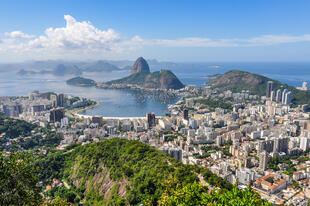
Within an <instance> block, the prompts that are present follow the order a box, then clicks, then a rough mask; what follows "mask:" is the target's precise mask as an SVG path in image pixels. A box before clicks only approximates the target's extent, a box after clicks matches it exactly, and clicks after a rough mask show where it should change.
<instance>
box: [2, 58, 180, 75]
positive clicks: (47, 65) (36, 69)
mask: <svg viewBox="0 0 310 206" xmlns="http://www.w3.org/2000/svg"><path fill="white" fill-rule="evenodd" d="M148 61H150V62H151V65H152V66H163V67H167V66H168V65H171V66H173V65H175V63H172V62H159V61H157V60H156V59H152V60H148ZM133 63H134V61H130V60H119V61H116V60H115V61H114V60H99V61H85V62H84V61H63V60H59V61H57V60H48V61H34V62H25V63H16V64H0V71H1V69H8V68H9V69H10V70H16V71H17V74H18V75H34V74H53V75H55V76H63V75H81V74H82V73H89V72H111V71H117V70H130V69H131V68H132V66H131V65H133Z"/></svg>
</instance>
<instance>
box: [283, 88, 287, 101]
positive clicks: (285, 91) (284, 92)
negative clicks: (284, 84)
mask: <svg viewBox="0 0 310 206" xmlns="http://www.w3.org/2000/svg"><path fill="white" fill-rule="evenodd" d="M287 92H288V90H287V89H284V90H283V92H282V104H284V102H285V95H286V93H287Z"/></svg>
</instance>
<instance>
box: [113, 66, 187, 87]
mask: <svg viewBox="0 0 310 206" xmlns="http://www.w3.org/2000/svg"><path fill="white" fill-rule="evenodd" d="M107 84H136V85H139V86H143V87H146V88H159V89H180V88H183V87H184V85H183V84H182V83H181V81H180V80H179V79H178V78H177V77H176V76H175V75H174V74H173V73H172V72H171V71H169V70H161V71H156V72H152V73H147V72H138V73H134V74H131V75H130V76H128V77H124V78H122V79H117V80H112V81H109V82H107Z"/></svg>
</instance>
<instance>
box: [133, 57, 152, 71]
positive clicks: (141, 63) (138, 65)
mask: <svg viewBox="0 0 310 206" xmlns="http://www.w3.org/2000/svg"><path fill="white" fill-rule="evenodd" d="M139 72H143V73H147V74H148V73H150V67H149V65H148V63H147V62H146V60H145V59H144V58H143V57H139V58H138V59H137V60H136V61H135V63H134V65H133V67H132V69H131V74H136V73H139Z"/></svg>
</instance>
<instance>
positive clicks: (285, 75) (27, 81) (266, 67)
mask: <svg viewBox="0 0 310 206" xmlns="http://www.w3.org/2000/svg"><path fill="white" fill-rule="evenodd" d="M213 65H218V66H220V68H212V66H213ZM159 69H170V70H172V71H173V72H174V73H175V74H176V75H177V76H178V77H179V78H180V80H181V81H182V82H183V83H184V84H187V85H189V84H192V85H198V86H201V85H203V84H204V83H205V82H206V81H207V79H205V78H204V76H206V75H210V74H219V73H224V72H226V71H229V70H232V69H238V70H244V71H249V72H253V73H257V74H262V75H265V76H267V77H270V78H273V79H277V80H279V81H281V82H283V83H286V84H289V85H292V86H299V85H301V83H302V82H303V81H310V63H246V62H244V63H227V62H225V63H219V62H214V63H184V64H177V65H174V66H166V67H165V66H160V67H159V66H153V67H151V70H152V71H155V70H159ZM128 74H129V71H121V72H119V71H117V72H103V73H93V74H89V75H83V76H84V77H88V78H92V79H94V80H96V81H108V80H111V79H117V78H120V77H124V76H127V75H128ZM71 77H72V76H62V77H58V76H57V77H56V76H53V75H32V76H18V75H16V71H7V70H1V71H0V96H22V95H27V94H29V93H30V92H32V91H33V90H39V91H41V92H44V91H53V92H58V93H59V92H62V93H66V94H72V95H76V96H83V97H86V98H90V99H94V100H97V101H98V102H100V106H99V107H96V108H94V109H91V110H88V111H86V112H84V114H89V115H103V116H119V117H133V116H144V115H145V113H146V112H154V113H155V114H157V115H163V114H165V113H166V112H167V105H168V104H171V103H174V102H176V101H177V99H174V100H171V101H170V102H165V103H163V102H160V100H158V99H154V98H152V97H144V96H143V95H141V94H139V93H136V92H130V91H124V90H111V89H96V88H81V87H73V86H69V85H67V84H66V83H65V81H66V80H67V79H69V78H71ZM309 83H310V82H309Z"/></svg>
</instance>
